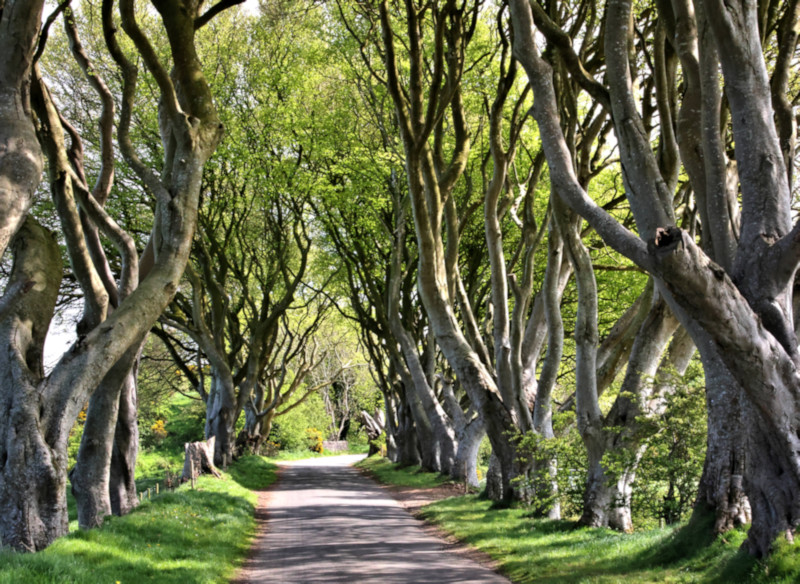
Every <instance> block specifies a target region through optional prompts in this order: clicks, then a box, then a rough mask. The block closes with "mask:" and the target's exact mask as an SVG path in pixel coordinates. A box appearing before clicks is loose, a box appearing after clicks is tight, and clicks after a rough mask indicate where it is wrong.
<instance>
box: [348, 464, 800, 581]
mask: <svg viewBox="0 0 800 584" xmlns="http://www.w3.org/2000/svg"><path fill="white" fill-rule="evenodd" d="M360 465H361V466H365V467H366V468H368V469H370V470H371V471H372V472H373V474H374V475H375V476H376V477H377V478H378V480H380V481H382V482H385V483H390V484H395V485H406V486H419V487H422V486H434V485H436V484H439V483H440V482H441V481H442V480H443V479H442V478H441V477H439V476H437V475H434V474H430V473H420V472H419V471H418V469H415V468H413V467H412V468H408V469H398V468H396V466H395V465H393V464H392V463H390V462H388V461H386V460H385V459H384V460H376V459H370V460H367V461H364V462H362V463H360ZM422 516H423V517H424V518H425V519H426V520H428V521H430V522H432V523H435V524H437V525H438V526H439V527H441V528H442V529H443V530H444V531H447V532H449V533H451V534H453V535H454V536H455V537H456V538H458V539H459V540H461V541H463V542H465V543H468V544H469V545H471V546H473V547H475V548H478V549H480V550H482V551H484V552H486V553H488V554H489V555H490V556H492V557H493V558H494V559H495V560H496V562H497V563H498V565H499V567H500V570H501V571H502V572H503V573H504V574H506V575H507V576H508V577H509V578H510V579H511V580H512V581H513V582H517V583H533V582H535V583H550V584H612V583H625V584H638V583H661V582H667V583H688V582H702V583H708V584H732V583H736V584H738V583H762V582H781V583H785V584H788V583H790V582H798V581H800V552H798V549H797V547H796V546H792V545H789V544H787V543H782V544H779V545H778V546H777V547H776V552H775V554H773V556H772V557H771V558H770V560H769V562H768V563H766V564H765V563H762V562H757V561H756V560H755V559H754V558H752V557H751V556H749V555H748V554H746V553H745V552H742V551H740V550H739V547H740V545H741V544H742V542H743V541H744V539H745V537H746V532H745V531H744V530H737V531H734V532H730V533H728V534H726V535H725V536H724V537H722V538H712V537H710V536H709V534H710V531H711V529H710V528H711V525H710V524H709V523H708V522H709V521H713V518H708V519H707V520H706V521H698V522H695V523H692V524H689V525H684V526H681V527H670V528H664V529H651V530H642V531H638V532H636V533H633V534H624V533H619V532H616V531H612V530H609V529H588V528H578V527H577V526H576V524H575V523H574V522H573V521H552V520H547V519H535V518H533V517H532V516H531V514H530V509H528V508H524V507H511V508H498V507H497V506H494V505H493V504H492V502H491V501H488V500H486V499H482V498H480V497H479V496H475V495H467V496H461V497H452V498H450V499H445V500H442V501H439V502H437V503H433V504H432V505H428V506H426V507H424V508H423V511H422Z"/></svg>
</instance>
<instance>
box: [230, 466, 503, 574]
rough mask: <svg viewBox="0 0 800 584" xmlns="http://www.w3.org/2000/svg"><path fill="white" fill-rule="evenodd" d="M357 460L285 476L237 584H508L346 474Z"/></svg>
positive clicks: (291, 469) (293, 469)
mask: <svg viewBox="0 0 800 584" xmlns="http://www.w3.org/2000/svg"><path fill="white" fill-rule="evenodd" d="M359 458H360V457H359V456H336V457H329V458H317V459H311V460H301V461H297V462H293V463H289V464H288V465H287V467H286V468H284V469H283V470H282V472H281V476H280V479H279V482H278V484H277V485H276V486H275V487H273V488H272V489H270V491H269V492H268V493H267V494H266V495H265V499H266V502H267V506H266V515H265V516H264V513H263V510H262V513H261V520H262V527H261V529H262V532H261V533H260V534H259V536H258V537H257V539H256V541H255V543H254V548H253V551H252V553H251V557H250V559H249V560H248V561H247V563H246V564H245V566H244V568H243V570H242V572H241V574H240V576H239V579H238V580H237V581H239V582H247V583H251V584H255V583H262V582H263V583H270V584H271V583H276V582H286V583H292V584H305V583H317V582H326V583H331V582H346V583H349V584H360V583H370V582H374V583H376V584H377V583H381V584H395V583H398V584H399V583H420V584H422V583H427V582H429V583H431V584H433V583H436V584H448V583H456V582H458V583H476V584H477V583H481V584H483V583H486V584H489V583H508V580H506V579H505V578H503V577H502V576H499V575H497V574H495V573H494V572H492V571H491V570H489V569H488V568H485V567H483V566H481V565H479V564H477V563H475V562H474V561H472V560H470V559H468V558H465V557H463V556H461V555H457V554H455V553H453V552H452V551H448V550H447V548H448V547H449V546H448V544H446V543H445V542H443V541H441V540H439V539H438V538H436V537H433V536H431V535H428V534H427V533H425V531H424V530H423V529H422V523H421V522H420V521H419V520H417V519H415V518H414V517H412V516H411V515H410V514H409V513H408V512H406V511H405V510H404V509H403V508H402V507H401V506H400V505H399V504H398V503H397V502H396V501H395V500H394V499H392V498H391V497H390V496H389V494H388V493H387V492H386V491H385V490H384V489H381V488H380V487H379V486H378V485H376V484H375V483H374V482H373V481H372V480H370V479H369V478H366V477H364V476H363V475H361V473H359V472H358V471H357V470H355V469H353V468H350V466H349V465H350V464H352V463H353V462H354V461H356V460H358V459H359ZM262 500H263V499H262ZM263 519H266V521H263Z"/></svg>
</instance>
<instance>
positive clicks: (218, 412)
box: [205, 368, 236, 468]
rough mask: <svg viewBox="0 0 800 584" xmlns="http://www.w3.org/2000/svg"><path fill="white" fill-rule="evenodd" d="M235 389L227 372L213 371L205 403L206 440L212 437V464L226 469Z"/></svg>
mask: <svg viewBox="0 0 800 584" xmlns="http://www.w3.org/2000/svg"><path fill="white" fill-rule="evenodd" d="M235 395H236V394H235V388H234V385H233V378H232V377H231V375H230V372H229V371H224V372H221V371H219V370H217V369H216V368H215V369H214V371H213V373H212V378H211V389H210V391H209V392H208V400H207V402H206V432H205V437H206V440H208V439H209V438H211V437H212V436H213V437H214V438H215V439H216V440H215V443H214V464H215V465H217V466H218V467H220V468H227V466H228V464H230V462H231V461H232V460H233V446H234V439H235V436H234V435H233V422H234V416H235V413H236V400H235Z"/></svg>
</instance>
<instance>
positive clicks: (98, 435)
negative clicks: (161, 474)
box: [70, 347, 139, 529]
mask: <svg viewBox="0 0 800 584" xmlns="http://www.w3.org/2000/svg"><path fill="white" fill-rule="evenodd" d="M138 354H139V347H133V348H131V349H130V350H129V351H128V352H127V353H126V354H125V355H124V356H123V357H122V359H120V360H119V361H118V362H117V363H116V364H115V365H114V367H112V368H111V370H110V371H109V372H108V374H106V377H105V378H104V379H103V381H102V382H101V383H100V385H99V386H98V388H97V389H96V390H95V392H94V393H93V394H92V397H91V399H90V400H89V408H88V409H87V412H86V423H85V424H84V427H83V435H82V436H81V444H80V448H79V450H78V457H77V460H76V462H75V466H74V467H73V469H72V471H71V472H70V483H71V485H72V493H73V495H74V496H75V502H76V505H77V510H78V525H80V527H81V528H83V529H90V528H92V527H97V526H99V525H102V523H103V519H104V518H105V516H107V515H111V513H112V507H111V493H112V488H111V461H112V454H113V450H114V443H115V434H116V429H117V425H118V417H119V407H120V401H121V400H122V398H123V391H124V390H125V389H126V385H127V384H128V383H129V382H131V381H132V380H131V379H130V377H131V372H132V371H133V369H134V364H135V362H136V360H137V357H138ZM120 462H121V461H120ZM133 463H134V465H135V463H136V461H135V457H134V460H133ZM119 486H120V485H119V484H117V486H116V489H115V490H116V491H117V493H118V494H119ZM134 493H135V486H134ZM118 501H119V499H118ZM126 504H128V502H127V501H126ZM118 510H120V506H119V505H118Z"/></svg>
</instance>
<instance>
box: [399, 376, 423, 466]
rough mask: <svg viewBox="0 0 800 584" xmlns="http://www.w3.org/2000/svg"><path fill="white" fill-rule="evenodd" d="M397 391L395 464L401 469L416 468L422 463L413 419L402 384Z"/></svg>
mask: <svg viewBox="0 0 800 584" xmlns="http://www.w3.org/2000/svg"><path fill="white" fill-rule="evenodd" d="M400 384H401V387H400V388H399V391H400V392H402V393H401V394H400V399H399V400H398V404H397V410H396V413H397V432H396V434H395V436H396V438H397V460H396V461H395V462H397V464H399V465H400V466H401V467H405V466H417V465H419V464H421V463H422V458H421V456H420V448H419V442H418V440H417V432H416V429H415V428H414V419H413V418H412V416H411V406H409V404H408V402H407V401H406V399H405V390H404V389H402V382H400Z"/></svg>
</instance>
